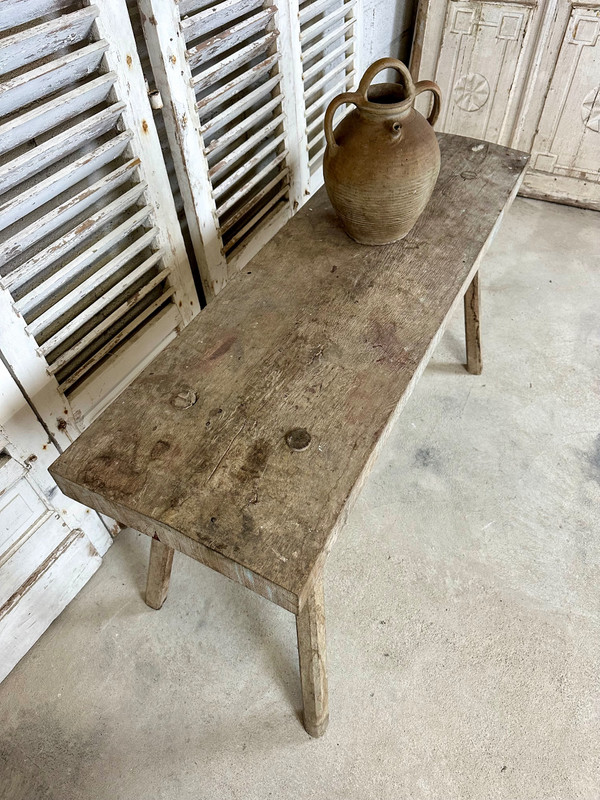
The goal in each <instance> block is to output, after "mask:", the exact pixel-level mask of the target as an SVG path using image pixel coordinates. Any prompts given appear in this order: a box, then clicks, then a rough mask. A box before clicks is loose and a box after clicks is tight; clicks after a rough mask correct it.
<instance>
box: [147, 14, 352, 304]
mask: <svg viewBox="0 0 600 800" xmlns="http://www.w3.org/2000/svg"><path fill="white" fill-rule="evenodd" d="M357 1H358V0H347V2H346V3H342V1H341V0H308V2H304V3H302V4H301V7H300V8H299V7H298V5H297V4H294V3H292V2H288V1H287V0H273V1H272V2H270V0H266V1H264V2H263V0H222V2H219V3H217V4H216V5H215V4H214V3H209V2H207V1H206V0H181V1H180V2H179V4H177V3H176V2H174V0H167V1H166V2H163V1H162V0H138V5H139V8H140V11H141V18H142V22H143V28H144V35H145V37H146V42H147V45H148V53H149V55H150V59H151V61H152V68H153V72H154V76H155V79H156V82H157V85H158V87H159V89H160V91H161V94H162V96H163V100H164V115H165V124H166V128H167V133H168V135H169V141H170V146H171V151H172V153H173V160H174V163H175V167H176V169H177V175H178V180H179V185H180V187H181V191H182V195H183V201H184V207H185V211H186V216H187V219H188V224H189V227H190V234H191V237H192V240H193V242H194V247H195V251H196V257H197V259H198V262H199V265H200V271H201V275H202V281H203V286H204V291H205V294H206V296H207V298H208V299H210V297H212V296H213V295H215V294H216V293H218V292H219V290H220V289H221V288H222V287H223V286H224V284H225V283H226V281H227V279H228V277H229V276H230V275H232V274H233V273H234V272H235V271H236V270H238V269H241V268H242V267H243V266H244V265H245V264H246V263H247V262H248V261H249V260H250V258H252V256H253V255H254V254H255V253H256V252H257V251H258V249H259V248H260V247H262V245H263V244H264V243H265V242H266V241H268V239H269V238H270V237H271V236H272V235H273V234H274V233H275V232H276V231H277V230H278V229H279V228H280V227H281V226H282V225H283V224H284V223H285V222H286V220H287V219H288V218H289V217H290V216H291V214H293V213H294V212H295V211H296V210H297V209H298V208H299V207H300V205H302V203H303V202H305V201H306V199H307V198H308V196H309V195H310V193H311V191H313V190H314V189H315V188H317V187H318V186H319V185H320V183H321V182H322V178H321V161H322V155H323V149H324V147H323V137H322V136H321V129H322V118H323V114H324V111H325V107H326V104H327V102H328V100H330V99H331V98H333V96H334V95H335V94H337V93H338V92H340V91H345V90H346V89H347V88H350V87H351V85H352V82H353V80H354V78H355V74H356V72H357V68H356V52H357V49H358V48H357V42H356V30H355V27H356V25H355V24H356V16H355V15H356V2H357Z"/></svg>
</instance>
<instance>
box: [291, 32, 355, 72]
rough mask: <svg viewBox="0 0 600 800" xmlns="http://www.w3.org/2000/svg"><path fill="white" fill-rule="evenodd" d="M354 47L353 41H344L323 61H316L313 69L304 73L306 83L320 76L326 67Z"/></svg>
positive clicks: (310, 68)
mask: <svg viewBox="0 0 600 800" xmlns="http://www.w3.org/2000/svg"><path fill="white" fill-rule="evenodd" d="M352 46H353V43H352V40H351V39H344V43H343V44H341V45H340V46H339V47H336V48H335V50H332V51H331V53H327V54H326V55H325V56H324V57H323V58H322V59H320V60H319V61H316V62H315V63H314V64H313V65H312V67H309V69H307V70H306V72H304V73H303V75H302V78H303V80H304V82H305V83H306V81H309V80H310V79H311V78H313V77H314V76H315V75H318V74H319V72H321V70H323V69H325V67H327V65H328V64H331V62H332V61H335V59H336V58H337V57H338V56H340V55H342V53H345V52H346V50H348V48H349V47H352Z"/></svg>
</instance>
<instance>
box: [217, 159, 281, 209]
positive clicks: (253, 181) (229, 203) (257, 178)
mask: <svg viewBox="0 0 600 800" xmlns="http://www.w3.org/2000/svg"><path fill="white" fill-rule="evenodd" d="M287 155H288V153H287V150H284V151H283V152H282V153H279V155H277V156H276V157H275V158H274V159H273V160H272V161H271V162H270V163H269V164H267V166H266V167H263V168H262V169H261V170H260V171H259V172H257V173H256V174H255V175H254V176H253V177H252V178H250V180H249V181H247V182H246V183H245V184H244V186H242V187H241V188H240V189H238V191H237V192H235V193H234V194H232V195H231V197H229V198H228V199H227V200H225V201H224V202H223V203H218V204H217V207H218V209H219V211H220V213H224V212H225V211H229V209H230V208H233V206H235V205H236V204H237V203H238V202H239V201H240V200H241V199H242V198H243V197H245V196H246V195H247V194H248V192H249V191H250V190H251V189H253V188H254V187H255V186H256V185H257V184H259V183H260V182H261V181H262V179H263V178H265V177H266V176H267V175H268V174H269V173H271V172H272V171H273V170H274V169H275V168H276V167H278V166H279V164H281V163H283V162H284V161H285V159H286V157H287ZM279 177H280V180H282V179H283V178H284V177H285V175H283V174H282V172H280V173H279Z"/></svg>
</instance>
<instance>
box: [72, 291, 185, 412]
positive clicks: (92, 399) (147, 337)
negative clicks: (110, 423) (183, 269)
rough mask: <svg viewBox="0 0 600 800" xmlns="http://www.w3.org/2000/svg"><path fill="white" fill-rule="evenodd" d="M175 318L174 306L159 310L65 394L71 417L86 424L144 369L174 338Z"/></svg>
mask: <svg viewBox="0 0 600 800" xmlns="http://www.w3.org/2000/svg"><path fill="white" fill-rule="evenodd" d="M179 319H180V317H179V315H178V313H177V308H176V307H175V306H174V305H167V306H165V308H164V309H161V311H160V313H159V315H158V316H156V317H154V318H153V319H152V320H151V321H150V323H148V324H146V325H142V327H141V328H140V329H139V330H138V331H136V332H135V334H134V335H133V336H131V337H130V338H129V340H128V341H127V342H126V343H125V344H122V345H121V347H120V348H119V358H118V359H109V360H108V361H106V362H105V363H103V364H102V365H101V366H100V367H99V368H98V369H96V370H94V372H93V373H92V375H91V376H90V377H89V378H88V379H87V380H86V381H85V382H84V383H83V384H82V385H81V386H79V387H77V389H75V390H74V391H72V392H71V393H70V394H69V400H70V403H71V407H72V408H73V410H74V412H75V415H76V416H77V417H78V418H80V419H81V420H82V421H83V422H84V424H86V425H89V424H90V422H93V421H94V419H95V418H96V417H97V416H98V414H100V413H102V411H103V410H104V409H105V408H106V406H107V405H109V404H110V403H111V402H112V401H113V400H114V399H115V398H116V397H118V396H119V394H120V393H121V392H122V391H123V389H125V387H126V386H128V384H129V383H131V381H132V380H133V379H134V378H135V376H136V375H138V374H139V373H140V372H141V371H142V370H143V369H144V367H145V366H146V365H147V364H149V363H150V361H152V359H153V358H154V357H155V356H156V355H157V354H158V353H159V352H160V351H161V350H162V349H163V348H164V347H166V346H167V345H168V344H169V342H170V341H172V340H173V339H174V338H175V336H176V335H177V325H178V324H179Z"/></svg>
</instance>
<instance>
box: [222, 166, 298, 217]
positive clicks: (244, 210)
mask: <svg viewBox="0 0 600 800" xmlns="http://www.w3.org/2000/svg"><path fill="white" fill-rule="evenodd" d="M288 174H289V170H288V169H287V167H286V168H285V169H282V170H281V172H279V173H278V174H277V175H276V176H275V177H274V178H273V179H272V180H270V181H269V183H267V185H266V186H263V188H262V189H261V190H260V191H259V192H257V193H256V194H255V195H253V196H252V197H251V198H250V200H248V202H247V203H245V204H244V205H243V206H242V207H241V208H240V209H238V210H237V211H236V212H235V213H234V214H232V215H231V216H230V217H228V218H227V220H226V221H225V222H224V223H223V224H222V225H221V233H227V231H229V230H231V228H233V227H234V225H237V223H238V222H239V221H240V220H241V219H243V218H244V217H245V216H246V215H247V214H249V213H250V212H251V211H252V209H253V208H254V207H255V206H257V205H258V204H259V203H260V202H261V201H262V200H263V199H264V198H265V197H266V196H267V195H268V194H269V192H270V191H271V190H272V189H273V188H274V187H275V186H277V184H278V183H281V181H282V180H285V179H286V178H287V177H288ZM288 188H289V187H288V186H287V183H286V189H288Z"/></svg>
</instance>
